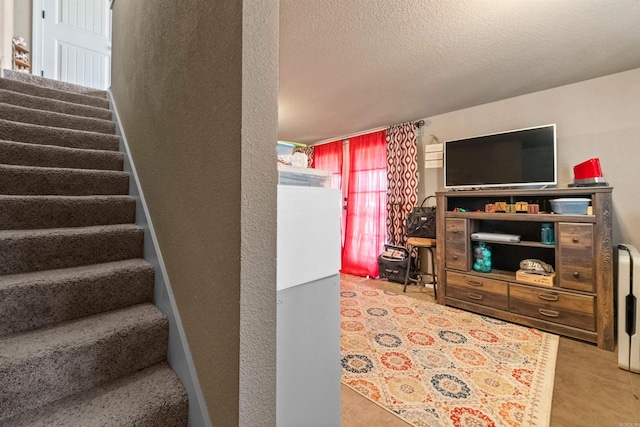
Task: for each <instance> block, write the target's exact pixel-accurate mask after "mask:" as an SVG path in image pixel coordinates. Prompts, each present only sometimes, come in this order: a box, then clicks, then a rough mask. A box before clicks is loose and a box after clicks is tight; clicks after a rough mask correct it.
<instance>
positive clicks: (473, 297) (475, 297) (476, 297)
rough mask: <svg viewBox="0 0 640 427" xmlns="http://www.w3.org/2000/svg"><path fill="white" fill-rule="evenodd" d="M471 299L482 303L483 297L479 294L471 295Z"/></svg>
mask: <svg viewBox="0 0 640 427" xmlns="http://www.w3.org/2000/svg"><path fill="white" fill-rule="evenodd" d="M469 298H471V299H474V300H477V301H480V300H481V299H482V295H478V294H469Z"/></svg>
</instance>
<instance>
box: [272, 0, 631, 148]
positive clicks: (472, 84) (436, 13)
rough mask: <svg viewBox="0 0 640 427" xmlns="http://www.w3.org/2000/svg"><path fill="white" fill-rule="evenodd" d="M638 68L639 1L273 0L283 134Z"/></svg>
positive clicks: (375, 121) (312, 133)
mask: <svg viewBox="0 0 640 427" xmlns="http://www.w3.org/2000/svg"><path fill="white" fill-rule="evenodd" d="M639 67H640V1H638V0H571V1H569V0H492V1H488V0H304V1H303V0H280V83H279V84H280V89H279V139H281V140H288V141H297V142H303V143H313V142H317V141H321V140H327V139H330V138H334V137H340V136H344V135H348V134H353V133H356V132H360V131H364V130H368V129H374V128H379V127H384V126H387V125H391V124H395V123H401V122H405V121H411V120H417V119H421V118H425V117H430V116H433V115H437V114H442V113H446V112H450V111H455V110H459V109H463V108H467V107H471V106H474V105H480V104H485V103H488V102H493V101H497V100H500V99H505V98H510V97H513V96H519V95H523V94H526V93H531V92H535V91H540V90H544V89H549V88H553V87H558V86H562V85H566V84H570V83H575V82H578V81H583V80H588V79H591V78H596V77H601V76H604V75H608V74H613V73H617V72H621V71H626V70H630V69H633V68H639Z"/></svg>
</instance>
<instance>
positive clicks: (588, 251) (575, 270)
mask: <svg viewBox="0 0 640 427" xmlns="http://www.w3.org/2000/svg"><path fill="white" fill-rule="evenodd" d="M557 247H558V258H557V261H558V265H557V266H556V267H557V270H558V273H559V274H558V286H560V287H561V288H567V289H574V290H577V291H585V292H594V273H593V264H594V259H593V224H572V223H567V222H561V223H558V245H557Z"/></svg>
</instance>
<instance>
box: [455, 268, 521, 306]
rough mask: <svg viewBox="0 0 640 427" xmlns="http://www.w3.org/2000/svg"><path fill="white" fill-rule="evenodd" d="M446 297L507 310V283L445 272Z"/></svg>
mask: <svg viewBox="0 0 640 427" xmlns="http://www.w3.org/2000/svg"><path fill="white" fill-rule="evenodd" d="M446 293H447V297H451V298H455V299H459V300H463V301H468V302H472V303H474V304H481V305H486V306H489V307H493V308H497V309H500V310H505V311H506V310H508V309H509V298H508V283H507V282H503V281H500V280H493V279H486V278H484V277H478V276H472V275H470V274H460V273H455V272H453V271H447V288H446Z"/></svg>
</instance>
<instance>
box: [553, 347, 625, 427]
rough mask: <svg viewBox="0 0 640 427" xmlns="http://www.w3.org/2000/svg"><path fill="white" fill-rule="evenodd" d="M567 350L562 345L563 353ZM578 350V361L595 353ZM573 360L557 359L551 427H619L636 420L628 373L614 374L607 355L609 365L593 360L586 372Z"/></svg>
mask: <svg viewBox="0 0 640 427" xmlns="http://www.w3.org/2000/svg"><path fill="white" fill-rule="evenodd" d="M566 348H567V346H561V348H560V352H562V351H563V350H565V349H566ZM576 348H579V347H576ZM576 348H573V352H572V353H571V355H572V356H576V357H578V358H579V359H582V358H585V357H586V356H587V355H589V354H592V351H590V350H585V351H584V354H582V353H580V352H578V351H576ZM559 356H560V354H559ZM564 356H568V354H565V355H564ZM570 359H571V358H568V357H558V364H557V366H556V376H555V382H554V391H553V403H552V407H551V426H552V427H573V426H575V427H578V426H580V427H583V426H593V427H601V426H612V427H618V424H619V423H629V422H634V421H635V420H636V417H637V414H636V409H635V399H634V398H633V393H632V390H631V382H630V381H629V378H628V376H627V375H626V374H627V373H626V372H624V371H622V372H617V371H612V370H611V369H610V366H609V363H608V359H609V357H608V356H605V357H604V358H603V360H606V362H605V363H604V365H602V366H601V365H600V362H602V360H599V359H598V358H597V357H596V358H594V360H593V363H592V365H590V366H587V369H581V368H578V367H576V366H573V365H572V364H571V362H570ZM583 363H585V362H579V363H578V365H581V364H583ZM606 374H610V377H607V376H606Z"/></svg>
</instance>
